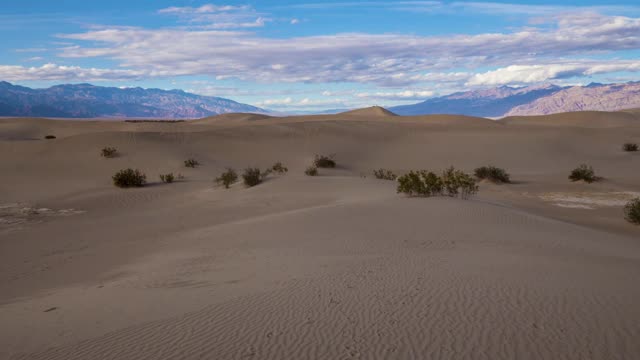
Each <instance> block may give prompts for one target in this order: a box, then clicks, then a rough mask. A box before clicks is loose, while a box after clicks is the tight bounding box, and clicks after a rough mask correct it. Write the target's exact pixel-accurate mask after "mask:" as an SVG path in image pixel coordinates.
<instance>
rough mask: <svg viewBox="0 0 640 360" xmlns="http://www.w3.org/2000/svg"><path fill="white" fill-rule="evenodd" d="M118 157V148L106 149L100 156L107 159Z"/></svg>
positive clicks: (101, 151)
mask: <svg viewBox="0 0 640 360" xmlns="http://www.w3.org/2000/svg"><path fill="white" fill-rule="evenodd" d="M116 155H118V150H116V148H113V147H108V146H107V147H105V148H103V149H102V150H100V156H102V157H105V158H112V157H116Z"/></svg>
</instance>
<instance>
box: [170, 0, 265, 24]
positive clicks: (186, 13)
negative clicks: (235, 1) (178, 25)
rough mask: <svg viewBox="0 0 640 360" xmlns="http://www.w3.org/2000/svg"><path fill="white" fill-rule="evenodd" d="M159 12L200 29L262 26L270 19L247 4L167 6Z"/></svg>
mask: <svg viewBox="0 0 640 360" xmlns="http://www.w3.org/2000/svg"><path fill="white" fill-rule="evenodd" d="M158 13H159V14H166V15H173V16H178V18H179V19H181V20H182V21H184V22H187V23H189V24H193V25H196V26H197V27H198V28H201V29H240V28H257V27H263V26H264V25H265V23H266V22H268V21H271V20H270V19H268V18H266V17H265V16H264V15H263V14H261V13H258V12H256V11H255V9H253V8H252V7H250V6H248V5H242V6H234V5H213V4H207V5H202V6H200V7H190V6H187V7H175V6H173V7H169V8H166V9H161V10H159V11H158Z"/></svg>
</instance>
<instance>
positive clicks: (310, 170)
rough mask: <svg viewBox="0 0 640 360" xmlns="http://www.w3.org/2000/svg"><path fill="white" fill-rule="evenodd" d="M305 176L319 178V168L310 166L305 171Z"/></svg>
mask: <svg viewBox="0 0 640 360" xmlns="http://www.w3.org/2000/svg"><path fill="white" fill-rule="evenodd" d="M304 173H305V175H307V176H317V175H318V168H317V167H315V166H309V167H308V168H307V169H306V170H305V171H304Z"/></svg>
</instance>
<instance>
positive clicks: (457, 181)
mask: <svg viewBox="0 0 640 360" xmlns="http://www.w3.org/2000/svg"><path fill="white" fill-rule="evenodd" d="M442 183H443V184H444V190H445V191H446V195H448V196H452V197H455V196H458V195H460V196H461V197H462V198H467V197H469V196H470V195H473V194H475V193H476V192H478V185H477V183H476V179H474V178H473V177H472V176H471V175H469V174H467V173H465V172H463V171H460V170H456V169H455V168H454V167H453V166H452V167H450V168H448V169H447V170H445V171H444V172H443V173H442Z"/></svg>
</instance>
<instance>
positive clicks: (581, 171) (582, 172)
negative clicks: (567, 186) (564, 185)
mask: <svg viewBox="0 0 640 360" xmlns="http://www.w3.org/2000/svg"><path fill="white" fill-rule="evenodd" d="M569 180H571V181H574V182H575V181H580V180H582V181H584V182H587V183H592V182H594V181H598V177H597V176H596V173H595V171H593V168H592V167H591V166H588V165H586V164H582V165H580V166H578V167H577V168H575V169H573V170H572V171H571V174H569Z"/></svg>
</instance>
